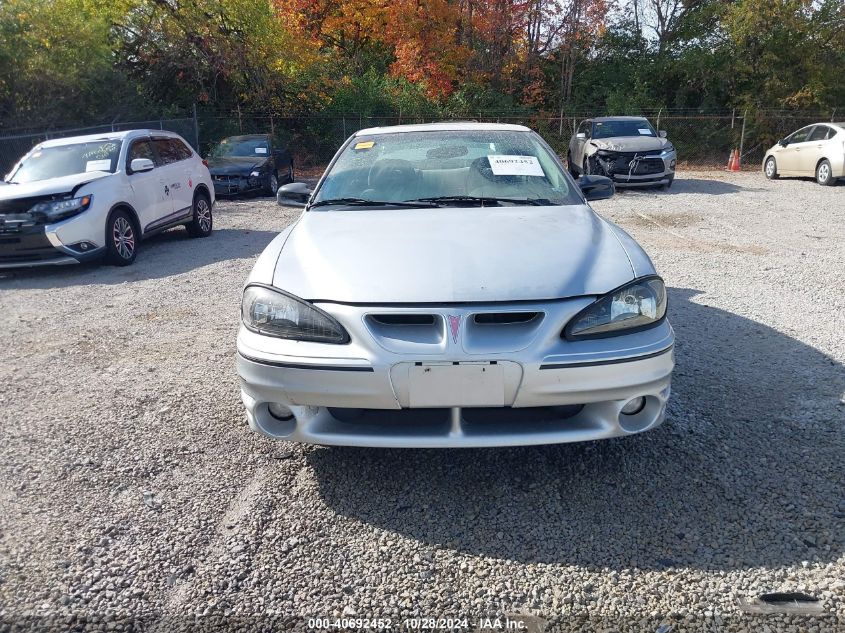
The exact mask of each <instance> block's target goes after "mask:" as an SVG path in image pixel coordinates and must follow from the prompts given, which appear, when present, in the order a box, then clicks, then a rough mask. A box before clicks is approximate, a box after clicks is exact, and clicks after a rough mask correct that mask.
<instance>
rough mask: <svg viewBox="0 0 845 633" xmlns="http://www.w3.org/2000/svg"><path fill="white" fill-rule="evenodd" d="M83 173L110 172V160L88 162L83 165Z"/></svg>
mask: <svg viewBox="0 0 845 633" xmlns="http://www.w3.org/2000/svg"><path fill="white" fill-rule="evenodd" d="M85 171H111V159H110V158H103V159H101V160H89V161H88V162H86V163H85Z"/></svg>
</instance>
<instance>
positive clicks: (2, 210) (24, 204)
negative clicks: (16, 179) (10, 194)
mask: <svg viewBox="0 0 845 633" xmlns="http://www.w3.org/2000/svg"><path fill="white" fill-rule="evenodd" d="M9 186H10V187H14V185H9ZM69 195H70V194H54V195H50V196H33V197H30V198H11V199H8V200H0V217H2V216H4V215H7V214H16V213H26V212H27V211H29V210H30V209H31V208H32V207H34V206H35V205H36V204H38V203H39V202H48V201H50V200H60V199H62V198H67V197H68V196H69Z"/></svg>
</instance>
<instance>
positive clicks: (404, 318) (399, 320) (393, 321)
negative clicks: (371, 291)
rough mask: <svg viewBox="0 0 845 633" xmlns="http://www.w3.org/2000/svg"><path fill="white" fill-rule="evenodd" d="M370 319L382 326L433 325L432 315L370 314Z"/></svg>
mask: <svg viewBox="0 0 845 633" xmlns="http://www.w3.org/2000/svg"><path fill="white" fill-rule="evenodd" d="M370 318H371V319H372V320H373V321H375V322H376V323H381V324H382V325H434V315H433V314H372V315H370Z"/></svg>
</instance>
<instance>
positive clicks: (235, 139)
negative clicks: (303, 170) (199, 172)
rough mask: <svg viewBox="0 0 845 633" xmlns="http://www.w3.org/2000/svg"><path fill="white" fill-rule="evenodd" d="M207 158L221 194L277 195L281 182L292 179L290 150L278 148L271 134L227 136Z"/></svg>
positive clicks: (215, 189)
mask: <svg viewBox="0 0 845 633" xmlns="http://www.w3.org/2000/svg"><path fill="white" fill-rule="evenodd" d="M207 160H208V170H209V171H210V172H211V180H212V182H214V193H215V194H216V195H218V196H234V195H238V194H245V193H264V194H266V195H268V196H275V195H276V191H277V190H278V188H279V186H280V185H282V184H285V183H288V182H293V156H292V155H291V153H290V151H289V150H288V149H286V148H280V147H275V146H274V145H273V141H272V138H271V137H270V135H269V134H250V135H246V136H230V137H228V138H224V139H223V140H222V141H220V142H219V143H218V144H217V145H216V146H215V147H214V148H213V149H212V150H211V152H210V153H209V155H208V159H207Z"/></svg>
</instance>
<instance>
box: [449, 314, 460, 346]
mask: <svg viewBox="0 0 845 633" xmlns="http://www.w3.org/2000/svg"><path fill="white" fill-rule="evenodd" d="M449 329H450V330H451V331H452V341H454V342H455V344H456V345H457V343H458V332H460V331H461V317H460V315H458V316H455V315H453V314H450V315H449Z"/></svg>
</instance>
